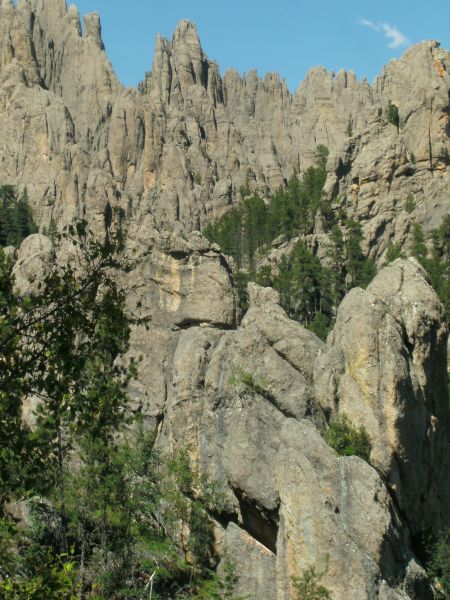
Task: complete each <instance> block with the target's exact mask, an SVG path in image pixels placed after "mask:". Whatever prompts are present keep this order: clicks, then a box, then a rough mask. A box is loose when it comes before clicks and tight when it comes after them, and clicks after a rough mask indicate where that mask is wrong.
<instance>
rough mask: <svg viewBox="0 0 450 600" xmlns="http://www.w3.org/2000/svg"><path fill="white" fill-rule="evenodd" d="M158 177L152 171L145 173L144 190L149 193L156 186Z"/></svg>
mask: <svg viewBox="0 0 450 600" xmlns="http://www.w3.org/2000/svg"><path fill="white" fill-rule="evenodd" d="M155 181H156V175H155V174H154V173H153V172H152V171H145V173H144V190H145V191H147V190H148V189H149V188H151V187H153V186H154V185H155Z"/></svg>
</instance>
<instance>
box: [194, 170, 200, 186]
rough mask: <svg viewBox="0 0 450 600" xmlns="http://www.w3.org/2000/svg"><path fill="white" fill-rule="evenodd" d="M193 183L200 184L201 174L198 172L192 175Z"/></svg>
mask: <svg viewBox="0 0 450 600" xmlns="http://www.w3.org/2000/svg"><path fill="white" fill-rule="evenodd" d="M194 183H195V184H196V185H202V176H201V175H200V173H195V175H194Z"/></svg>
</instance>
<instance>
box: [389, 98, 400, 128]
mask: <svg viewBox="0 0 450 600" xmlns="http://www.w3.org/2000/svg"><path fill="white" fill-rule="evenodd" d="M386 118H387V120H388V123H391V124H392V125H395V126H396V127H397V129H398V128H399V126H400V117H399V114H398V108H397V107H396V106H395V104H392V102H391V101H389V104H388V105H387V109H386Z"/></svg>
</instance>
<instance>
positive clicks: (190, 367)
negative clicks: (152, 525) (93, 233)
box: [0, 0, 450, 600]
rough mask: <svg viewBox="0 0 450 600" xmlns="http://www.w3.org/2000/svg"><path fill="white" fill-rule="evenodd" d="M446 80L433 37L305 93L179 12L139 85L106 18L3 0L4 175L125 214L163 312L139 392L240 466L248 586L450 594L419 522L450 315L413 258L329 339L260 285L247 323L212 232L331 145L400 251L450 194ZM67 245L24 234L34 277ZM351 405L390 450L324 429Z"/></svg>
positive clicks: (331, 170) (161, 427) (361, 598)
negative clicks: (113, 59)
mask: <svg viewBox="0 0 450 600" xmlns="http://www.w3.org/2000/svg"><path fill="white" fill-rule="evenodd" d="M449 73H450V55H449V54H448V53H447V52H445V51H443V50H442V49H440V47H439V45H438V44H437V43H436V42H426V43H422V44H419V45H418V46H415V47H413V48H411V49H410V50H408V51H407V52H406V54H405V55H404V56H403V57H402V58H401V59H400V60H398V61H393V62H392V63H390V64H389V65H388V66H387V67H386V68H385V70H384V71H383V74H382V75H381V76H380V77H379V78H377V79H376V80H375V82H374V84H373V85H372V86H370V85H369V84H368V83H367V82H366V81H357V79H356V77H355V76H354V75H353V74H352V73H344V72H339V73H338V74H336V75H335V74H333V73H327V72H326V71H325V70H324V69H322V68H318V69H314V70H312V71H311V72H310V73H309V74H308V76H307V78H306V80H305V81H304V82H303V84H302V85H301V86H300V88H299V90H298V91H297V92H296V93H295V94H294V95H292V94H291V93H290V92H289V90H288V89H287V88H286V85H285V84H284V82H282V81H280V80H279V78H278V76H277V75H267V76H266V77H265V78H264V79H263V80H261V79H259V78H258V76H257V75H256V73H254V72H250V73H248V74H247V75H246V76H245V77H242V76H240V75H238V74H237V73H236V72H233V71H231V72H228V73H227V74H226V75H225V76H224V77H223V78H222V77H221V76H220V73H219V69H218V66H217V65H216V64H215V63H214V62H212V61H210V60H209V59H208V58H207V57H206V55H205V54H204V52H203V50H202V48H201V45H200V41H199V39H198V35H197V32H196V30H195V27H194V25H193V24H192V23H190V22H182V23H181V24H180V25H179V26H178V28H177V30H176V32H175V34H174V36H173V39H172V41H168V40H165V39H164V38H158V40H157V43H156V50H155V57H154V62H153V66H152V70H151V73H149V74H147V75H146V77H145V79H144V81H143V82H142V84H141V85H140V86H139V88H138V89H124V88H123V87H122V86H121V85H120V83H119V82H118V81H117V79H116V77H115V75H114V72H113V70H112V68H111V65H110V63H109V61H108V59H107V57H106V55H105V52H104V48H103V43H102V41H101V28H100V22H99V19H98V17H97V16H96V15H91V16H88V17H87V18H86V19H85V23H84V27H83V28H82V27H81V25H80V19H79V15H78V12H77V10H76V9H75V8H74V7H70V8H67V7H66V3H65V0H18V1H17V3H16V4H13V3H12V2H11V1H10V0H2V2H1V4H0V139H1V145H0V181H1V182H4V183H10V184H15V185H17V186H19V187H25V186H27V189H28V194H29V196H30V198H31V199H32V201H33V209H34V213H35V216H36V219H37V220H38V221H39V223H40V225H41V228H42V229H43V228H44V226H48V225H49V223H50V221H51V219H53V220H55V221H56V222H57V224H58V225H59V226H61V225H63V224H65V223H67V222H68V221H70V220H71V219H72V218H73V217H75V216H77V217H85V218H87V219H88V220H89V222H90V226H91V228H93V229H95V230H97V231H104V228H105V226H108V225H109V224H110V221H111V220H112V219H113V218H114V214H115V211H116V212H117V219H120V220H121V221H122V222H125V223H126V227H127V229H128V241H127V248H126V252H127V255H128V256H129V257H131V258H132V260H133V262H134V268H133V270H132V271H130V272H128V273H122V274H120V277H121V278H123V280H124V281H125V282H126V283H127V285H128V287H130V288H132V289H133V293H132V294H130V296H129V297H128V300H127V301H128V310H129V311H130V312H133V313H138V314H145V315H146V316H148V317H149V318H150V322H149V325H148V327H143V326H142V327H135V328H134V329H133V332H132V336H131V348H130V354H133V355H135V356H142V361H141V362H140V363H139V365H138V369H139V372H138V377H137V380H136V381H134V382H132V383H131V385H130V390H129V391H130V399H131V408H132V409H133V410H136V411H140V412H142V414H143V415H144V416H145V417H146V422H147V426H148V427H149V428H151V429H154V431H155V432H156V434H157V444H158V446H159V447H160V448H161V450H162V452H171V451H172V450H173V449H175V448H179V447H182V448H187V449H189V452H190V455H191V459H192V464H193V465H194V467H195V468H196V469H197V470H198V471H200V472H202V473H204V474H205V475H207V476H208V477H209V478H210V479H212V480H215V481H217V482H219V484H220V486H221V488H222V491H223V495H224V499H225V508H224V509H223V511H222V512H221V514H220V515H218V519H217V532H218V539H220V540H221V544H222V548H223V549H224V550H225V551H226V550H227V549H228V550H229V551H230V552H231V553H232V556H233V558H234V559H235V561H236V567H237V575H238V577H239V581H238V589H237V592H238V593H240V594H242V595H247V596H248V598H249V599H250V600H260V599H261V598H267V599H268V600H272V599H273V600H289V599H290V598H292V597H293V589H292V578H293V577H295V576H300V575H301V574H302V573H304V572H305V570H306V569H308V568H309V567H315V568H317V569H318V570H323V571H324V576H323V583H324V585H326V587H327V588H329V589H330V591H331V592H332V593H333V598H335V600H344V598H345V599H346V600H347V599H351V600H375V599H377V600H407V599H408V598H410V599H417V600H427V599H428V598H430V599H431V598H432V591H431V588H430V585H429V582H428V581H427V578H426V576H425V573H424V571H423V569H422V567H421V566H420V564H419V563H418V560H417V557H416V556H415V552H414V549H415V546H414V539H415V537H416V536H417V535H418V534H420V532H421V531H422V530H424V529H426V528H428V527H429V526H430V525H432V524H437V525H439V524H440V523H442V522H444V521H445V519H448V518H449V515H448V510H449V506H450V502H448V499H449V497H450V495H449V492H450V487H449V481H448V477H447V475H448V473H450V470H449V468H448V467H449V465H448V455H447V449H448V443H449V439H448V436H449V431H450V428H449V416H448V408H447V402H448V398H447V396H446V393H447V392H446V386H445V381H446V339H447V338H446V336H447V331H446V326H445V325H444V320H443V313H442V308H441V306H440V304H439V302H438V300H437V298H436V295H435V294H434V292H433V290H432V288H431V287H430V285H429V283H428V281H427V278H426V275H425V273H424V271H423V269H422V268H421V267H420V266H419V265H418V264H417V263H416V262H415V261H413V260H407V261H405V260H398V261H396V262H394V263H393V264H392V265H391V266H389V267H388V268H385V269H384V270H382V271H381V272H380V273H379V275H378V276H377V277H376V278H375V279H374V281H373V282H372V283H371V284H370V286H369V287H368V288H367V290H361V289H354V290H352V291H351V292H350V294H349V295H348V296H347V297H346V298H345V299H344V301H343V303H342V305H341V307H340V308H339V311H338V315H337V321H336V326H335V328H334V330H333V332H332V333H331V334H330V336H329V338H328V340H327V343H326V344H324V343H323V342H321V341H320V340H319V339H318V338H316V337H315V336H314V335H313V334H312V333H311V332H309V331H307V330H306V329H304V328H303V327H302V326H300V325H299V324H298V323H295V322H293V321H292V320H290V319H289V318H288V317H287V315H286V314H285V312H284V311H283V309H282V308H281V307H280V306H279V302H278V295H277V293H276V292H274V291H273V290H271V289H264V288H260V287H258V286H256V285H254V284H252V285H250V287H249V298H250V308H249V310H248V311H247V313H246V315H245V317H244V319H243V320H242V322H241V323H240V324H238V320H237V308H236V304H237V302H236V294H235V290H234V287H233V280H232V277H231V274H232V265H231V264H230V262H229V260H228V259H227V257H225V256H224V255H222V254H221V252H220V249H219V248H218V247H217V246H215V245H211V244H209V242H208V241H207V240H205V239H204V238H203V237H202V235H201V234H200V233H199V232H198V231H196V230H198V229H200V228H201V227H202V226H203V225H204V224H205V223H206V222H207V221H208V220H210V219H213V218H216V217H218V216H219V215H221V214H223V213H224V212H225V211H226V210H228V208H229V207H230V205H232V204H233V203H234V202H236V201H238V199H239V197H240V193H239V189H240V187H241V186H242V185H243V184H245V185H248V186H250V188H251V189H255V190H259V191H260V192H262V193H264V194H266V193H267V192H268V191H269V190H273V189H275V188H276V187H278V186H279V185H280V184H283V183H284V182H285V180H286V178H287V177H289V176H290V174H291V173H292V170H293V168H294V167H295V168H297V169H299V170H300V171H304V170H305V169H306V168H307V167H308V166H309V165H311V164H312V161H313V157H314V150H315V147H316V145H317V144H325V145H326V146H328V147H329V149H330V156H329V159H328V164H327V170H328V179H327V183H326V193H327V194H329V196H330V198H333V199H334V206H335V207H336V208H345V210H346V211H347V213H348V214H349V216H353V217H355V218H356V219H358V221H360V222H361V223H362V224H363V227H364V232H365V237H366V249H367V252H368V253H369V254H370V255H371V256H372V257H373V258H375V259H377V260H379V261H382V260H383V255H384V252H385V250H386V248H387V246H388V244H389V242H390V241H392V240H395V241H396V242H397V243H399V244H400V245H403V244H407V243H408V236H409V228H410V224H411V223H412V222H413V220H414V221H415V222H420V223H422V224H423V225H424V227H425V228H432V227H435V226H436V225H438V224H439V223H440V221H441V220H442V217H443V216H444V215H445V214H446V213H447V212H448V210H449V206H450V204H449V196H448V189H449V186H448V164H449V158H448V150H449V135H450V129H449V89H450V74H449ZM389 102H393V103H395V105H396V106H397V107H398V112H399V127H398V128H397V127H396V126H395V125H394V124H391V123H389V122H388V121H387V118H386V107H387V105H388V103H389ZM408 194H412V195H413V199H414V203H413V204H414V207H413V210H412V211H410V212H408V210H409V209H408V210H406V208H405V201H406V198H407V196H408ZM409 208H411V207H409ZM53 259H54V255H53V248H52V245H51V243H50V242H49V240H48V239H47V238H46V237H45V236H43V235H40V234H36V235H33V236H30V237H29V238H28V239H27V240H25V241H24V242H23V244H22V246H21V248H20V250H19V251H18V255H17V262H16V266H15V269H14V273H15V276H16V285H17V286H18V288H19V289H20V290H21V291H22V292H24V293H28V291H30V290H31V287H30V286H32V284H33V281H32V280H33V278H34V279H36V277H37V278H39V277H40V273H44V272H45V268H46V265H48V263H49V261H51V260H53ZM344 414H345V415H347V416H348V417H349V418H350V419H351V421H352V422H354V423H355V424H357V425H363V426H364V427H365V428H366V429H367V431H368V433H369V435H370V437H371V441H372V454H371V458H370V464H368V463H366V462H365V461H363V460H362V459H360V458H356V457H339V456H338V455H337V454H336V453H335V452H334V450H332V449H331V448H330V447H329V446H328V445H327V444H326V443H325V441H324V439H323V437H322V435H321V432H322V430H323V429H324V428H325V427H326V426H327V425H328V424H330V423H331V422H333V421H334V420H336V419H337V418H339V416H342V415H344ZM225 554H226V552H225ZM223 567H224V565H223V561H222V564H219V567H218V568H219V570H220V569H221V568H223Z"/></svg>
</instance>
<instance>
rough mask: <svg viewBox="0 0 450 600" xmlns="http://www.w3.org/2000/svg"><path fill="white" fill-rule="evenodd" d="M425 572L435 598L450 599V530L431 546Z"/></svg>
mask: <svg viewBox="0 0 450 600" xmlns="http://www.w3.org/2000/svg"><path fill="white" fill-rule="evenodd" d="M427 572H428V575H429V576H430V578H431V579H432V581H433V585H434V589H435V591H436V592H437V595H436V598H443V599H446V598H450V529H449V530H448V531H447V532H446V533H445V534H442V535H440V536H439V537H438V539H437V540H436V541H435V542H434V544H432V546H431V551H430V557H429V561H428V565H427Z"/></svg>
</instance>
